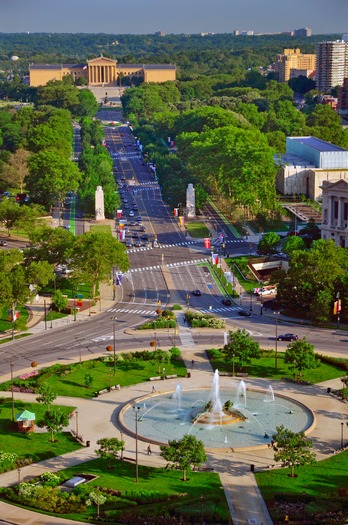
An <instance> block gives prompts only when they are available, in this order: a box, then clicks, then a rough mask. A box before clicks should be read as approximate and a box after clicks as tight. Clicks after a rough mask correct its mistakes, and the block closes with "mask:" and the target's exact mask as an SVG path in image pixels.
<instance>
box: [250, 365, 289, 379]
mask: <svg viewBox="0 0 348 525" xmlns="http://www.w3.org/2000/svg"><path fill="white" fill-rule="evenodd" d="M245 368H246V371H247V372H248V373H249V375H250V376H254V377H262V378H266V377H268V378H270V379H279V377H274V376H275V375H276V376H282V377H283V376H284V377H289V378H291V377H292V373H291V371H290V370H288V369H287V368H281V367H279V366H278V369H277V370H276V369H275V366H258V365H256V364H253V365H250V366H246V367H245Z"/></svg>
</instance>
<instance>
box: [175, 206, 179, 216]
mask: <svg viewBox="0 0 348 525" xmlns="http://www.w3.org/2000/svg"><path fill="white" fill-rule="evenodd" d="M178 215H179V208H174V217H178Z"/></svg>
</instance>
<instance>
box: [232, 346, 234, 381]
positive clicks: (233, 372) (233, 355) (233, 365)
mask: <svg viewBox="0 0 348 525" xmlns="http://www.w3.org/2000/svg"><path fill="white" fill-rule="evenodd" d="M232 376H233V377H234V352H233V354H232Z"/></svg>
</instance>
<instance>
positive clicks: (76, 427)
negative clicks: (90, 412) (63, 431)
mask: <svg viewBox="0 0 348 525" xmlns="http://www.w3.org/2000/svg"><path fill="white" fill-rule="evenodd" d="M75 433H76V437H78V435H79V411H78V410H75Z"/></svg>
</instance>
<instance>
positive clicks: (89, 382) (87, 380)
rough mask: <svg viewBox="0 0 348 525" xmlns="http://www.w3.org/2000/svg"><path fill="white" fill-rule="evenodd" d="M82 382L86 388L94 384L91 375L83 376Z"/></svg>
mask: <svg viewBox="0 0 348 525" xmlns="http://www.w3.org/2000/svg"><path fill="white" fill-rule="evenodd" d="M83 381H84V383H85V387H86V388H91V387H92V385H93V382H94V378H93V376H92V375H91V374H85V377H84V378H83Z"/></svg>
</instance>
